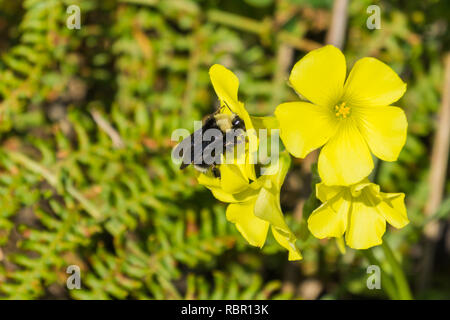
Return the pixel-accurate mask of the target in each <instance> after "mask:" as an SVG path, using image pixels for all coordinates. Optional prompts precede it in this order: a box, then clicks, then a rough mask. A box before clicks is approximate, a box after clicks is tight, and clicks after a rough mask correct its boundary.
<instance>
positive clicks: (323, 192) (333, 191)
mask: <svg viewBox="0 0 450 320" xmlns="http://www.w3.org/2000/svg"><path fill="white" fill-rule="evenodd" d="M343 189H344V187H342V186H327V185H326V184H325V183H323V182H320V183H317V184H316V198H317V199H319V200H320V201H322V202H327V201H328V200H330V199H331V198H334V197H335V196H336V195H337V194H338V193H340V192H341V191H342V190H343Z"/></svg>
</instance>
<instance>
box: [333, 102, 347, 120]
mask: <svg viewBox="0 0 450 320" xmlns="http://www.w3.org/2000/svg"><path fill="white" fill-rule="evenodd" d="M334 110H335V111H336V117H338V118H344V119H345V118H347V116H348V115H349V114H350V107H346V106H345V102H342V103H340V104H338V105H337V106H335V107H334Z"/></svg>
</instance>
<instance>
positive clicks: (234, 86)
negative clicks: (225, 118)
mask: <svg viewBox="0 0 450 320" xmlns="http://www.w3.org/2000/svg"><path fill="white" fill-rule="evenodd" d="M209 76H210V78H211V82H212V85H213V87H214V91H216V94H217V96H218V97H219V100H221V101H225V102H226V103H227V104H228V105H229V107H230V108H233V107H235V105H237V103H238V88H239V79H238V77H236V75H235V74H234V73H233V72H231V71H230V70H228V69H227V68H225V67H224V66H222V65H220V64H215V65H213V66H212V67H211V68H210V69H209ZM233 111H234V112H236V111H235V110H233Z"/></svg>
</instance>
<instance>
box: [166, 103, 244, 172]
mask: <svg viewBox="0 0 450 320" xmlns="http://www.w3.org/2000/svg"><path fill="white" fill-rule="evenodd" d="M225 106H226V107H227V108H228V109H229V110H230V111H231V114H225V113H220V110H221V109H222V108H223V107H222V108H220V109H219V110H217V111H216V112H215V113H213V114H211V115H209V116H207V118H206V120H205V121H204V123H203V125H202V127H201V128H200V129H198V130H196V131H195V132H194V133H192V134H191V135H190V136H189V137H186V138H185V139H184V140H182V141H181V142H180V143H179V144H178V145H177V146H176V147H175V148H174V151H173V156H174V157H175V158H177V159H182V163H181V166H180V169H184V168H186V167H187V166H189V165H190V164H193V166H194V168H195V169H196V170H198V171H200V172H202V173H206V172H207V171H208V170H211V171H212V173H213V175H214V177H216V178H220V171H219V169H218V167H217V165H218V164H220V161H221V155H222V154H223V153H224V152H228V151H229V150H230V149H231V148H234V146H235V145H237V144H239V143H242V142H243V141H244V137H243V135H242V134H243V132H244V131H245V123H244V120H242V119H241V117H239V116H238V115H237V114H236V113H234V112H233V111H232V110H231V109H230V108H229V107H228V105H227V104H225Z"/></svg>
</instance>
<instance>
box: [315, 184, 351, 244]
mask: <svg viewBox="0 0 450 320" xmlns="http://www.w3.org/2000/svg"><path fill="white" fill-rule="evenodd" d="M350 204H351V198H350V197H348V195H346V193H345V192H340V193H338V194H336V195H335V196H334V197H333V198H332V199H330V200H328V201H327V202H325V203H324V204H322V205H321V206H320V207H319V208H317V209H316V210H314V211H313V212H312V213H311V215H310V216H309V218H308V229H309V230H310V231H311V233H312V234H313V235H314V236H315V237H316V238H319V239H323V238H329V237H337V238H338V237H341V236H342V235H343V234H344V232H345V230H346V228H347V220H348V213H349V209H350Z"/></svg>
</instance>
